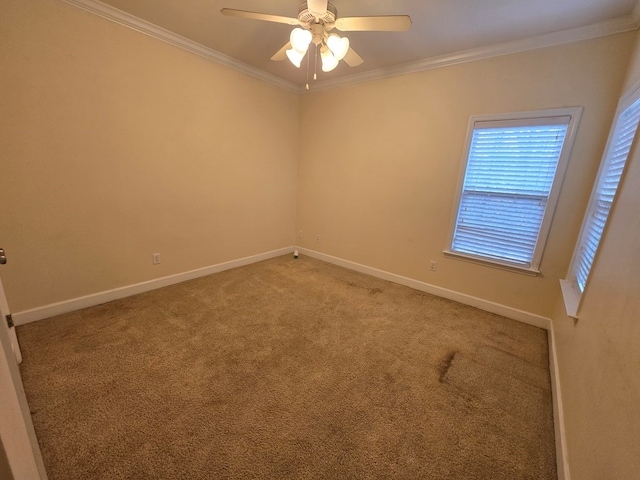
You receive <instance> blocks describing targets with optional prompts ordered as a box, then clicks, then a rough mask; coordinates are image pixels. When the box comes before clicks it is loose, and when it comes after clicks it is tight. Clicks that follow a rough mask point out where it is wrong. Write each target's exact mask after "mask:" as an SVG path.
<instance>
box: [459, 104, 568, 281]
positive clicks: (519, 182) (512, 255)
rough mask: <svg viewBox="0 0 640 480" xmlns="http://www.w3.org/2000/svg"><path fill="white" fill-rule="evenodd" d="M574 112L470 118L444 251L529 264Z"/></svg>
mask: <svg viewBox="0 0 640 480" xmlns="http://www.w3.org/2000/svg"><path fill="white" fill-rule="evenodd" d="M579 113H580V109H563V110H553V111H545V112H532V113H529V114H521V115H519V116H513V115H511V116H509V117H510V118H486V117H483V118H479V117H475V118H473V119H472V122H471V125H470V135H469V137H470V138H469V140H468V142H467V148H466V152H467V153H466V155H465V156H466V168H465V171H464V179H463V181H462V186H461V189H460V193H459V202H458V210H457V216H456V219H455V224H454V229H453V235H452V240H451V247H450V250H449V252H448V253H451V254H454V255H462V256H466V257H470V258H474V259H480V260H483V261H488V262H492V263H497V264H501V265H504V266H509V267H514V268H519V269H524V270H530V271H533V272H535V271H537V269H538V268H539V263H540V260H541V256H542V249H543V247H544V243H545V240H546V236H547V233H548V230H549V226H550V222H551V216H552V214H553V210H554V208H555V201H556V199H557V194H558V190H559V186H560V184H561V182H562V177H563V175H564V171H565V168H566V163H567V161H568V156H569V150H570V143H571V141H572V138H571V139H570V138H569V137H572V132H573V129H574V125H575V122H576V119H577V116H578V115H579ZM570 134H571V135H570ZM568 140H569V141H568Z"/></svg>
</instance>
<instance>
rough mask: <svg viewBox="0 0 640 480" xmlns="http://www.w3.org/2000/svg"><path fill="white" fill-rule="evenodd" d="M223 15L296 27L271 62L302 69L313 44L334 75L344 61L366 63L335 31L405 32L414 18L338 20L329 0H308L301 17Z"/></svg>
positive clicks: (227, 12)
mask: <svg viewBox="0 0 640 480" xmlns="http://www.w3.org/2000/svg"><path fill="white" fill-rule="evenodd" d="M220 13H222V14H223V15H227V16H230V17H241V18H250V19H253V20H264V21H267V22H276V23H285V24H287V25H291V26H295V27H296V28H294V29H293V31H292V32H291V35H290V38H289V42H287V43H286V44H285V45H284V46H283V47H282V48H281V49H280V50H278V51H277V52H276V53H275V54H274V55H273V56H272V57H271V60H275V61H281V60H284V59H286V58H289V60H290V61H291V63H293V65H295V66H296V67H298V68H300V64H301V62H302V59H303V58H304V57H305V55H306V53H307V51H308V49H309V45H310V44H311V43H313V45H315V47H316V48H317V49H319V52H320V59H321V62H322V71H323V72H330V71H331V70H333V69H334V68H336V67H337V66H338V63H339V62H340V60H343V59H344V62H345V63H346V64H347V65H349V66H350V67H356V66H358V65H360V64H362V62H363V61H364V60H363V59H362V57H360V55H358V54H357V53H356V52H355V50H353V49H352V48H351V47H350V46H349V39H348V38H346V37H340V36H339V35H338V34H336V33H330V32H331V30H333V29H334V28H335V29H337V30H340V31H342V32H363V31H378V32H381V31H383V32H402V31H406V30H409V28H411V18H410V17H409V16H408V15H387V16H372V17H338V10H337V9H336V7H335V6H334V5H333V4H332V3H329V2H328V1H327V0H307V1H306V2H304V3H303V4H302V5H300V7H299V9H298V17H297V18H293V17H282V16H279V15H270V14H267V13H256V12H248V11H245V10H235V9H233V8H223V9H222V10H220ZM314 78H315V74H314ZM307 88H308V85H307Z"/></svg>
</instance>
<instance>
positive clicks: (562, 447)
mask: <svg viewBox="0 0 640 480" xmlns="http://www.w3.org/2000/svg"><path fill="white" fill-rule="evenodd" d="M548 335H549V373H550V376H551V395H552V396H553V423H554V427H555V437H556V463H557V471H558V480H570V478H571V475H570V474H569V454H568V452H567V436H566V431H565V428H564V409H563V406H562V390H561V389H560V369H559V367H558V354H557V351H556V337H555V332H554V330H553V324H552V325H551V329H550V330H549V333H548Z"/></svg>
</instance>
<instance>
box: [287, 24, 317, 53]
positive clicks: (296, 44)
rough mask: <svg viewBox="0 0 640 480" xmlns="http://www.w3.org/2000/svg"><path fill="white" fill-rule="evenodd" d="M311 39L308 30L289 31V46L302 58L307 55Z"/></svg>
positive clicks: (296, 29) (295, 29)
mask: <svg viewBox="0 0 640 480" xmlns="http://www.w3.org/2000/svg"><path fill="white" fill-rule="evenodd" d="M311 37H312V35H311V32H310V31H309V30H305V29H304V28H294V29H293V30H292V31H291V35H290V37H289V39H290V40H291V46H292V47H293V48H294V49H295V50H297V51H298V52H300V53H302V55H303V56H304V54H305V53H307V49H308V48H309V44H310V43H311Z"/></svg>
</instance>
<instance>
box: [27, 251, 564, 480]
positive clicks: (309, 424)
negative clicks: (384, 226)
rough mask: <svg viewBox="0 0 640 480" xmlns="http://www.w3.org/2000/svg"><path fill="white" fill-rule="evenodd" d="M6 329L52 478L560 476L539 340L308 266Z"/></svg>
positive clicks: (326, 267)
mask: <svg viewBox="0 0 640 480" xmlns="http://www.w3.org/2000/svg"><path fill="white" fill-rule="evenodd" d="M18 334H19V339H20V342H21V345H22V348H23V353H24V363H23V365H22V367H21V369H22V375H23V378H24V384H25V389H26V392H27V397H28V399H29V404H30V406H31V409H32V413H33V421H34V424H35V428H36V432H37V434H38V437H39V439H40V445H41V448H42V453H43V456H44V460H45V465H46V467H47V471H48V473H49V478H50V479H51V480H56V479H64V480H73V479H78V480H80V479H82V480H88V479H125V478H126V479H392V478H393V479H421V478H424V479H487V480H489V479H491V480H500V479H504V480H507V479H508V480H517V479H532V480H533V479H535V480H541V479H555V478H556V470H555V446H554V437H553V418H552V404H551V394H550V380H549V370H548V348H547V335H546V332H545V331H544V330H541V329H538V328H535V327H531V326H528V325H524V324H521V323H518V322H515V321H512V320H508V319H505V318H503V317H500V316H497V315H493V314H489V313H486V312H483V311H481V310H477V309H474V308H471V307H467V306H463V305H460V304H457V303H455V302H451V301H448V300H444V299H441V298H438V297H434V296H431V295H427V294H425V293H422V292H419V291H416V290H412V289H410V288H406V287H402V286H399V285H396V284H393V283H389V282H385V281H383V280H379V279H376V278H373V277H369V276H367V275H362V274H359V273H356V272H352V271H349V270H346V269H342V268H339V267H336V266H333V265H330V264H326V263H323V262H320V261H317V260H314V259H311V258H308V257H301V258H300V259H298V260H294V259H293V258H292V257H291V256H289V255H287V256H284V257H279V258H275V259H272V260H268V261H265V262H261V263H258V264H254V265H250V266H246V267H242V268H238V269H234V270H230V271H226V272H222V273H218V274H216V275H212V276H209V277H205V278H200V279H197V280H193V281H189V282H185V283H182V284H179V285H175V286H171V287H166V288H163V289H160V290H156V291H153V292H149V293H145V294H141V295H137V296H134V297H130V298H127V299H123V300H118V301H114V302H111V303H108V304H104V305H100V306H97V307H93V308H88V309H85V310H82V311H79V312H75V313H71V314H67V315H61V316H58V317H54V318H52V319H48V320H43V321H40V322H37V323H32V324H29V325H25V326H21V327H19V328H18Z"/></svg>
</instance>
